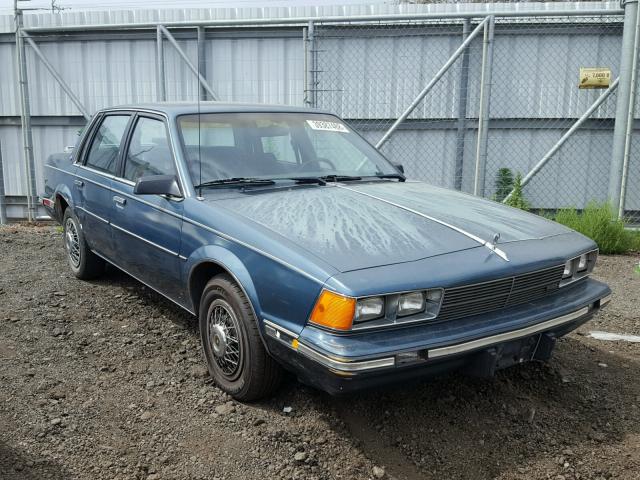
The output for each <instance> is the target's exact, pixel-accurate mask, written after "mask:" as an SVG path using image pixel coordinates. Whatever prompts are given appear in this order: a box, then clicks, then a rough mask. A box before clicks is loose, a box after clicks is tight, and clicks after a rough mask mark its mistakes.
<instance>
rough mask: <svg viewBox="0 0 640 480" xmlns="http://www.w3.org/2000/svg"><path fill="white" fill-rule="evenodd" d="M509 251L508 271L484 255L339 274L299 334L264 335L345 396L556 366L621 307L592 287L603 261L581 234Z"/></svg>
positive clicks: (308, 378)
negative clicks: (562, 348)
mask: <svg viewBox="0 0 640 480" xmlns="http://www.w3.org/2000/svg"><path fill="white" fill-rule="evenodd" d="M501 248H502V250H503V251H504V252H505V253H506V255H507V256H508V257H509V261H508V262H505V261H504V260H503V259H502V258H500V257H498V256H497V255H496V254H495V253H493V252H491V251H490V250H489V249H488V248H485V247H478V248H474V249H468V250H463V251H459V252H455V253H451V254H446V255H441V256H437V257H433V258H428V259H423V260H419V261H416V262H409V263H403V264H396V265H387V266H381V267H376V268H370V269H366V270H365V271H352V272H347V273H342V274H339V275H337V276H335V277H333V278H332V279H330V280H329V281H328V282H327V284H326V285H325V287H324V288H323V290H322V293H321V294H320V295H319V296H318V298H317V300H316V302H315V304H314V306H313V309H312V310H311V314H310V316H309V318H308V321H307V324H306V326H305V327H304V328H303V329H302V331H300V332H299V333H294V332H292V331H289V330H287V329H284V328H282V327H280V326H279V325H277V324H275V323H273V322H269V321H267V322H266V323H265V333H266V338H267V341H268V344H269V349H270V351H271V352H272V354H274V355H275V356H277V357H278V358H279V359H280V361H282V362H283V363H285V364H286V365H288V366H289V367H290V368H291V369H293V370H295V371H296V373H297V374H298V376H299V377H300V378H301V379H302V380H303V381H304V382H306V383H309V384H311V385H314V386H316V387H318V388H321V389H323V390H326V391H328V392H330V393H334V394H336V393H343V392H348V391H353V390H358V389H361V388H367V387H373V386H378V385H382V384H387V383H396V382H402V381H406V380H408V379H411V378H420V377H425V376H430V375H434V374H439V373H442V372H445V371H451V370H462V371H465V372H467V373H469V374H472V375H480V376H490V375H493V373H494V372H495V371H496V370H498V369H501V368H505V367H508V366H511V365H514V364H517V363H522V362H525V361H530V360H548V359H549V358H550V356H551V353H552V350H553V348H554V346H555V342H556V339H557V338H559V337H561V336H563V335H565V334H567V333H569V332H571V331H572V330H574V329H576V328H577V327H578V326H580V325H581V324H583V323H584V322H586V321H587V320H589V319H590V318H591V317H592V316H593V314H594V313H596V312H597V311H598V310H599V309H600V308H602V307H603V306H604V305H605V304H606V303H607V302H608V301H609V300H610V295H611V291H610V289H609V287H608V286H607V285H605V284H603V283H600V282H598V281H596V280H594V279H592V278H590V275H589V274H590V273H591V271H592V270H593V267H594V265H595V262H596V257H597V250H595V246H594V244H593V242H591V241H590V240H588V239H586V238H585V237H582V236H581V235H579V234H576V233H566V234H563V235H556V236H552V237H549V238H547V239H544V240H532V241H528V242H527V241H525V242H514V243H512V244H505V245H501ZM551 252H553V253H551Z"/></svg>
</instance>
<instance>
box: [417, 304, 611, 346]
mask: <svg viewBox="0 0 640 480" xmlns="http://www.w3.org/2000/svg"><path fill="white" fill-rule="evenodd" d="M605 298H606V297H605ZM587 313H589V307H583V308H581V309H580V310H577V311H575V312H572V313H569V314H567V315H562V316H561V317H556V318H553V319H551V320H547V321H546V322H542V323H537V324H536V325H531V326H530V327H525V328H521V329H519V330H512V331H510V332H505V333H500V334H498V335H492V336H490V337H484V338H478V339H477V340H471V341H470V342H464V343H458V344H457V345H449V346H447V347H440V348H434V349H432V350H429V351H428V353H427V358H439V357H444V356H446V355H453V354H455V353H463V352H468V351H469V350H475V349H478V348H482V347H487V346H489V345H494V344H497V343H501V342H506V341H509V340H515V339H517V338H521V337H526V336H527V335H533V334H534V333H539V332H542V331H544V330H548V329H550V328H553V327H556V326H558V325H562V324H563V323H568V322H571V321H573V320H576V319H577V318H580V317H582V316H584V315H586V314H587Z"/></svg>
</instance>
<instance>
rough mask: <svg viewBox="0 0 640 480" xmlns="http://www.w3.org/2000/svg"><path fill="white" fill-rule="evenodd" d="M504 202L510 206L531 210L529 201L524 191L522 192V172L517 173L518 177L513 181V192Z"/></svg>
mask: <svg viewBox="0 0 640 480" xmlns="http://www.w3.org/2000/svg"><path fill="white" fill-rule="evenodd" d="M504 203H505V205H509V206H510V207H515V208H519V209H520V210H526V211H529V208H530V206H529V202H527V200H526V199H525V198H524V193H522V175H521V174H520V173H518V174H517V175H516V178H515V180H514V181H513V193H512V194H511V196H510V197H509V200H507V201H506V202H504Z"/></svg>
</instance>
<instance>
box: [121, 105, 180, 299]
mask: <svg viewBox="0 0 640 480" xmlns="http://www.w3.org/2000/svg"><path fill="white" fill-rule="evenodd" d="M148 175H176V177H177V169H176V164H175V159H174V155H173V151H172V148H171V143H170V141H169V135H168V129H167V125H166V120H165V119H164V118H163V117H161V116H154V115H152V114H146V113H145V114H142V113H141V114H138V115H137V116H136V118H135V119H134V123H133V127H132V130H131V132H130V134H129V140H128V142H127V147H126V151H125V153H124V155H123V165H122V167H121V169H120V171H119V173H118V175H117V176H116V177H115V178H114V180H113V184H112V187H113V192H112V196H111V199H110V201H111V204H112V206H113V217H112V222H111V223H112V227H113V235H114V242H115V249H116V255H117V263H118V264H119V265H120V266H122V268H124V269H125V270H127V271H128V272H129V273H131V274H132V275H134V276H136V277H138V278H139V279H140V280H142V281H143V282H145V283H147V284H148V285H150V286H152V287H153V288H156V289H157V290H159V291H161V292H162V293H164V294H166V295H168V296H170V297H172V298H174V299H175V298H177V297H178V296H179V294H180V292H181V288H180V265H179V262H180V260H179V258H178V252H179V251H180V235H181V231H182V211H183V208H182V207H183V202H182V199H181V198H170V197H166V196H161V195H135V194H134V193H133V190H134V187H135V182H136V181H137V180H138V179H139V178H140V177H144V176H148Z"/></svg>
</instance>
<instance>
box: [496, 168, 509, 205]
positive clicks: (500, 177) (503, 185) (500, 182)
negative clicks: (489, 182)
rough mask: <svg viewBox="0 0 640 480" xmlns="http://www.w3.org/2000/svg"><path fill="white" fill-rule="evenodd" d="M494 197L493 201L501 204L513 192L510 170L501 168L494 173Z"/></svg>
mask: <svg viewBox="0 0 640 480" xmlns="http://www.w3.org/2000/svg"><path fill="white" fill-rule="evenodd" d="M495 187H496V195H495V198H494V200H495V201H496V202H501V201H503V200H504V199H505V197H506V196H507V195H509V192H510V191H511V190H513V173H512V172H511V169H510V168H501V169H499V170H498V172H497V173H496V182H495Z"/></svg>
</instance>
